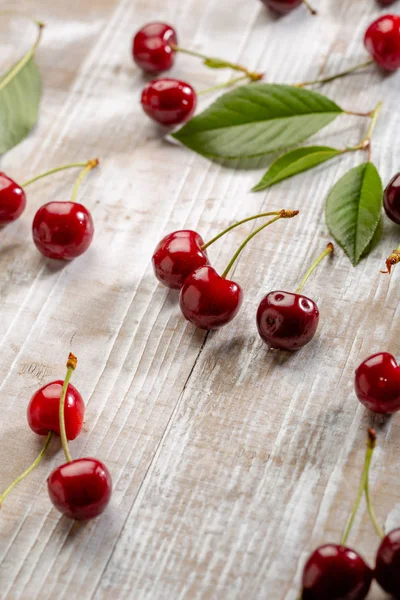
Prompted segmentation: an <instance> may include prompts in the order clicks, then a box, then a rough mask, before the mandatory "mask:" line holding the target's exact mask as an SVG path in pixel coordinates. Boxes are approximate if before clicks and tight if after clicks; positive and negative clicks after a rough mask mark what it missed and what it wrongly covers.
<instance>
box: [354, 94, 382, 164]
mask: <svg viewBox="0 0 400 600" xmlns="http://www.w3.org/2000/svg"><path fill="white" fill-rule="evenodd" d="M381 110H382V102H378V104H377V105H376V107H375V108H374V110H373V111H372V112H371V113H370V117H371V122H370V124H369V127H368V131H367V133H366V135H365V137H364V138H363V139H362V140H361V142H360V143H359V144H357V146H350V147H349V148H347V149H346V150H347V152H354V151H355V150H368V160H371V139H372V134H373V132H374V129H375V126H376V122H377V120H378V116H379V113H380V112H381Z"/></svg>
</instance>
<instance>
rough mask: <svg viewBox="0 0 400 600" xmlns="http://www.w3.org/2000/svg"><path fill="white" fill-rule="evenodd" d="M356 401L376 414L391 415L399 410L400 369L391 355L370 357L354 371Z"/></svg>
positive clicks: (385, 353) (384, 354) (380, 353)
mask: <svg viewBox="0 0 400 600" xmlns="http://www.w3.org/2000/svg"><path fill="white" fill-rule="evenodd" d="M355 388H356V394H357V397H358V399H359V400H360V402H361V403H362V404H364V406H366V407H367V408H369V410H372V411H373V412H376V413H382V414H391V413H395V412H397V411H398V410H400V367H398V366H397V362H396V360H395V358H394V356H392V355H391V354H388V353H387V352H379V353H378V354H374V355H373V356H370V357H369V358H367V359H366V360H364V362H362V363H361V365H360V366H359V367H358V369H357V370H356V376H355Z"/></svg>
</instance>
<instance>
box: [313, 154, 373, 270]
mask: <svg viewBox="0 0 400 600" xmlns="http://www.w3.org/2000/svg"><path fill="white" fill-rule="evenodd" d="M382 196H383V189H382V181H381V178H380V176H379V173H378V171H377V170H376V167H375V166H374V165H373V164H372V163H370V162H368V163H365V164H363V165H360V166H358V167H355V168H354V169H351V171H349V172H348V173H346V175H344V176H343V177H342V178H341V179H340V180H339V181H338V182H337V183H336V184H335V185H334V187H333V188H332V190H331V191H330V193H329V196H328V199H327V201H326V211H325V215H326V223H327V225H328V228H329V230H330V232H331V234H332V235H333V237H334V238H335V239H336V241H337V242H338V243H339V244H340V246H342V248H343V250H344V251H345V252H346V254H347V256H348V257H349V258H350V260H351V262H352V263H353V265H354V266H355V265H356V264H357V263H358V262H359V261H360V258H361V257H362V256H365V254H366V253H367V251H368V249H370V248H369V245H370V243H371V241H372V239H373V237H374V234H375V231H376V229H377V227H378V224H379V220H380V216H381V209H382Z"/></svg>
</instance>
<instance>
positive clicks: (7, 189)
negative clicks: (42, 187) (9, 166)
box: [0, 172, 26, 226]
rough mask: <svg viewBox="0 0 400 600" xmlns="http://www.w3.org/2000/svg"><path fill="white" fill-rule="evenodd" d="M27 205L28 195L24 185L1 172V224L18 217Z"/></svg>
mask: <svg viewBox="0 0 400 600" xmlns="http://www.w3.org/2000/svg"><path fill="white" fill-rule="evenodd" d="M25 206H26V195H25V192H24V190H23V189H22V187H21V186H19V185H18V184H17V183H15V181H13V180H12V179H10V177H7V175H6V174H5V173H1V172H0V226H1V225H7V223H11V222H12V221H15V220H16V219H18V217H19V216H21V214H22V213H23V212H24V209H25Z"/></svg>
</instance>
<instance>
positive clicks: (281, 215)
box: [221, 209, 299, 279]
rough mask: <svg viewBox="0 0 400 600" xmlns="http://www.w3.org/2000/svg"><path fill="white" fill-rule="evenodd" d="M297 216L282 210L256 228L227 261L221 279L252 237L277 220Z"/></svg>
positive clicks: (226, 274) (295, 212)
mask: <svg viewBox="0 0 400 600" xmlns="http://www.w3.org/2000/svg"><path fill="white" fill-rule="evenodd" d="M298 214H299V211H298V210H285V209H282V210H280V211H279V212H278V214H277V215H276V216H275V217H274V218H273V219H271V220H270V221H267V222H266V223H264V225H261V227H258V228H257V229H255V230H254V231H253V232H252V233H251V234H250V235H249V236H247V238H246V239H245V240H244V242H243V243H242V244H240V246H239V248H238V249H237V250H236V252H235V254H234V255H233V256H232V258H231V260H230V261H229V264H228V266H227V267H226V269H225V271H224V272H223V273H222V275H221V277H222V278H223V279H225V278H226V277H227V276H228V273H229V271H230V270H231V268H232V267H233V265H234V263H235V262H236V259H237V258H238V256H239V255H240V253H241V252H242V250H243V249H244V248H245V247H246V246H247V244H248V243H249V242H250V240H251V239H253V237H255V236H256V235H257V234H258V233H259V232H260V231H262V230H263V229H265V228H266V227H268V225H272V223H275V221H278V220H279V219H292V218H293V217H295V216H296V215H298Z"/></svg>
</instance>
